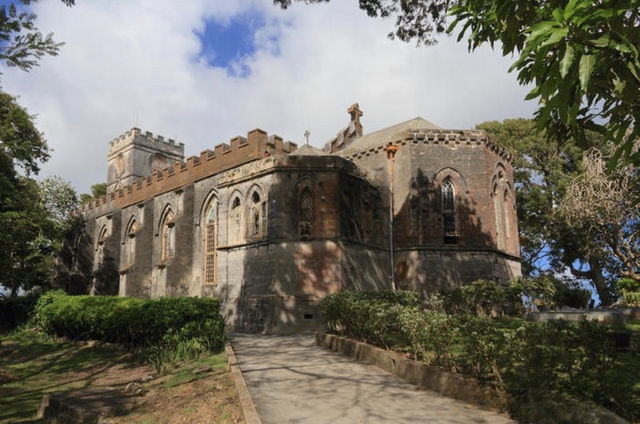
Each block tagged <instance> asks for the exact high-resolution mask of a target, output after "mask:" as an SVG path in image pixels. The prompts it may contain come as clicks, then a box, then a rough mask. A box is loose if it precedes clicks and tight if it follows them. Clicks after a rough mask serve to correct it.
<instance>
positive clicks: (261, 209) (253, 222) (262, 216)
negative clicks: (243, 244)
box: [249, 190, 267, 240]
mask: <svg viewBox="0 0 640 424" xmlns="http://www.w3.org/2000/svg"><path fill="white" fill-rule="evenodd" d="M266 212H267V204H266V202H265V199H262V198H261V197H260V193H258V190H254V191H253V193H252V194H251V202H250V210H249V219H250V222H249V235H250V236H251V238H252V239H253V240H260V239H262V238H263V237H264V236H265V234H266V232H267V216H266V215H267V214H266Z"/></svg>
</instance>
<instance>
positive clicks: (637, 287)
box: [617, 277, 640, 292]
mask: <svg viewBox="0 0 640 424" xmlns="http://www.w3.org/2000/svg"><path fill="white" fill-rule="evenodd" d="M617 285H618V289H620V291H621V292H625V291H627V292H640V281H636V280H634V279H633V278H629V277H624V278H621V279H619V280H618V282H617Z"/></svg>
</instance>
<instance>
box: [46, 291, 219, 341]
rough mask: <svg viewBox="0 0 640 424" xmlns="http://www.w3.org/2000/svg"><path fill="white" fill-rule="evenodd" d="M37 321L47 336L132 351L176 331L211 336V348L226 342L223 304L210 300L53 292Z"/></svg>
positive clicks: (161, 339)
mask: <svg viewBox="0 0 640 424" xmlns="http://www.w3.org/2000/svg"><path fill="white" fill-rule="evenodd" d="M33 320H34V323H35V324H36V325H38V326H39V327H40V328H41V329H42V330H43V331H45V332H46V333H48V334H53V335H57V336H62V337H67V338H69V339H77V340H102V341H106V342H113V343H120V344H122V345H124V346H127V347H138V346H151V345H156V344H159V343H162V342H163V341H166V336H167V335H168V334H172V333H175V332H181V333H184V334H189V335H191V336H197V335H200V334H201V332H202V331H206V334H205V336H206V337H207V340H208V341H209V344H210V346H211V348H212V349H219V348H221V347H222V346H223V343H224V319H223V318H222V317H221V316H220V303H219V301H218V300H217V299H210V298H193V297H181V298H162V299H153V300H142V299H134V298H127V297H113V296H68V295H66V294H64V293H62V292H50V293H46V294H44V295H42V296H41V297H40V299H39V300H38V303H37V305H36V308H35V313H34V316H33Z"/></svg>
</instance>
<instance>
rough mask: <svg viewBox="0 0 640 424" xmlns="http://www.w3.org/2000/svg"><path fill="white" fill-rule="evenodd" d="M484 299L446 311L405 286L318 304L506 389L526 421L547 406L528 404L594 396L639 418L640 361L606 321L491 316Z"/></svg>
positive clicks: (349, 323) (328, 315) (357, 335)
mask: <svg viewBox="0 0 640 424" xmlns="http://www.w3.org/2000/svg"><path fill="white" fill-rule="evenodd" d="M472 291H473V292H475V293H478V292H488V293H489V294H490V295H491V296H492V297H493V299H495V300H496V305H498V306H501V307H505V308H508V307H511V306H509V305H511V304H512V303H511V302H512V301H513V300H514V299H513V297H510V296H511V295H507V296H506V297H505V294H504V293H505V292H506V290H505V292H503V293H498V292H496V290H494V289H493V288H487V286H486V284H484V283H481V284H478V285H477V286H476V287H475V288H473V289H472ZM506 293H507V294H508V292H506ZM394 299H401V301H398V302H394ZM471 299H472V300H473V299H475V295H474V296H471ZM478 300H479V301H478V302H473V301H469V302H466V303H465V304H464V305H461V306H460V307H459V308H454V307H451V306H448V309H451V310H456V311H461V313H457V314H448V313H445V312H444V311H443V310H434V309H427V308H426V307H425V304H424V303H421V302H419V301H418V300H417V298H412V297H411V295H409V294H407V293H404V292H398V293H389V292H377V293H353V292H341V293H336V294H332V295H329V296H327V297H325V298H324V299H323V300H322V301H321V302H320V307H321V309H322V311H323V314H324V316H325V320H326V322H327V326H328V327H329V329H330V330H332V331H335V332H337V333H339V334H342V335H345V336H347V337H351V338H354V339H357V340H361V341H364V342H367V343H370V344H373V345H377V346H380V347H384V348H388V347H391V346H393V347H394V348H397V349H399V350H406V351H408V352H410V353H411V354H412V355H413V356H414V358H416V359H418V360H422V361H423V362H425V363H426V364H428V365H435V366H440V367H442V368H445V369H447V370H452V371H456V372H460V373H464V374H468V375H472V376H474V377H476V378H478V379H479V380H480V381H483V382H485V383H487V384H491V385H495V386H497V387H499V388H501V389H502V390H503V391H504V392H505V393H507V397H508V399H509V408H510V410H511V412H512V413H513V414H514V415H515V416H516V417H521V418H523V419H524V421H523V422H535V421H537V419H538V418H544V417H543V416H536V415H535V414H536V413H537V412H536V411H538V412H540V413H541V414H543V413H544V408H539V409H537V410H532V409H528V408H527V405H532V404H540V405H545V404H546V405H550V404H552V403H555V404H557V402H558V400H559V399H561V398H563V397H568V398H573V399H577V400H580V401H592V402H595V403H597V404H599V405H602V406H605V407H607V408H610V409H612V410H614V411H616V412H617V413H619V414H621V415H623V416H626V417H628V418H635V419H638V418H640V402H639V400H640V377H638V376H639V375H640V361H638V360H637V357H634V353H633V352H618V351H615V350H614V349H612V348H611V339H610V332H611V329H610V328H609V327H608V326H606V325H603V324H601V323H597V322H590V321H586V320H583V321H581V322H579V323H568V322H566V321H562V320H558V321H553V322H549V323H533V322H528V321H525V320H523V319H519V318H513V317H509V318H506V317H503V318H501V319H492V318H490V317H488V316H486V315H485V314H483V313H480V314H476V313H477V312H479V311H480V312H487V311H492V310H494V306H495V305H492V304H491V302H485V301H480V299H478ZM447 301H449V302H450V301H451V299H450V300H445V303H446V302H447ZM545 402H546V403H545ZM543 415H544V414H543ZM525 416H526V417H525Z"/></svg>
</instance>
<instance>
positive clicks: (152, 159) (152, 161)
mask: <svg viewBox="0 0 640 424" xmlns="http://www.w3.org/2000/svg"><path fill="white" fill-rule="evenodd" d="M168 166H169V159H168V158H167V157H166V156H165V155H163V154H162V153H152V154H151V155H150V156H149V168H151V172H155V171H161V170H163V169H165V168H166V167H168Z"/></svg>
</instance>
